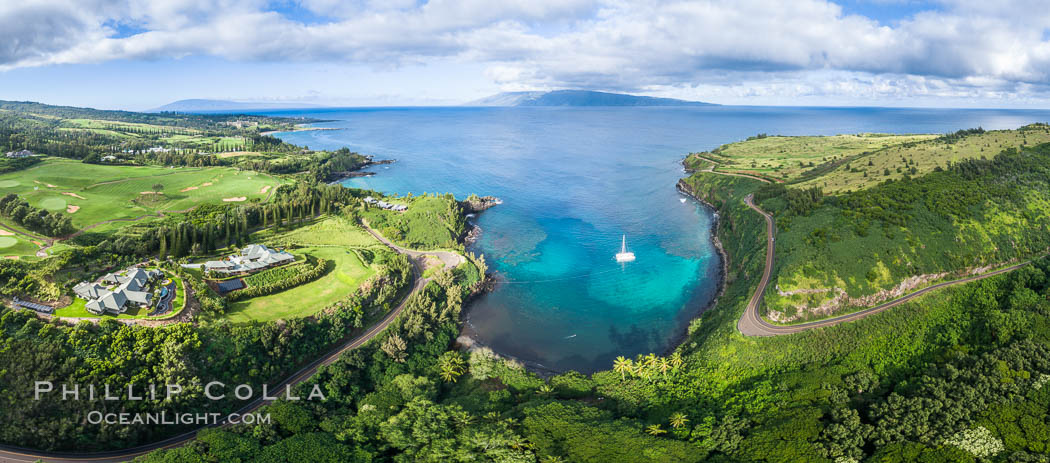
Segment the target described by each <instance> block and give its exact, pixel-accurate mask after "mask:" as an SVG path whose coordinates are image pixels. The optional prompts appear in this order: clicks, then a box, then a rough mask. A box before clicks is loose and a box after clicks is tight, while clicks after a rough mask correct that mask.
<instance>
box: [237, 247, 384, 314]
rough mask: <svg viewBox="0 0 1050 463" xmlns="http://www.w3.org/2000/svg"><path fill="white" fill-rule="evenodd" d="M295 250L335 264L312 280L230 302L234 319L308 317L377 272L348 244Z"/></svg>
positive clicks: (350, 291)
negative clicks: (274, 291) (276, 291)
mask: <svg viewBox="0 0 1050 463" xmlns="http://www.w3.org/2000/svg"><path fill="white" fill-rule="evenodd" d="M295 252H296V254H310V255H312V256H314V257H317V258H320V259H326V260H329V261H332V263H333V268H332V269H331V270H330V271H329V272H328V273H326V274H325V275H324V276H322V277H321V278H318V279H316V280H314V281H311V282H309V283H306V284H303V285H299V286H296V287H294V288H291V289H288V290H285V291H281V292H279V293H275V294H270V295H266V296H260V297H254V298H251V299H247V300H244V301H238V302H234V303H232V304H230V308H229V311H228V312H227V314H226V316H227V318H229V320H230V321H233V322H235V323H246V322H250V321H269V320H278V319H286V318H297V317H307V316H310V315H313V314H315V313H317V312H318V311H320V310H321V309H323V308H325V307H327V306H328V305H330V304H332V303H335V302H337V301H339V300H341V299H343V298H345V297H346V296H348V295H350V294H351V293H353V292H354V291H355V290H357V287H358V286H360V285H361V283H362V282H364V281H365V280H366V279H368V277H370V276H372V274H374V273H375V270H374V269H373V268H372V267H371V266H368V265H366V264H365V263H364V262H362V261H361V259H360V258H359V257H358V256H357V253H356V252H354V251H353V249H351V248H348V247H343V246H325V247H308V248H300V249H296V250H295Z"/></svg>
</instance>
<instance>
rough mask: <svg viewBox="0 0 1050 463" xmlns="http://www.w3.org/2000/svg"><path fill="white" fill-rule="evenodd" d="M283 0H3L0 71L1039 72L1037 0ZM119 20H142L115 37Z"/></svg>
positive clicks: (838, 80)
mask: <svg viewBox="0 0 1050 463" xmlns="http://www.w3.org/2000/svg"><path fill="white" fill-rule="evenodd" d="M288 1H294V0H288ZM296 4H297V5H299V6H300V7H301V8H302V9H304V10H307V11H309V12H310V13H311V14H313V15H316V16H318V17H321V18H327V19H329V20H327V21H320V22H317V21H310V22H305V23H304V22H300V21H298V20H297V18H295V17H286V16H282V15H281V14H279V13H277V12H274V11H272V10H271V9H270V8H269V5H267V3H266V2H264V1H263V0H221V1H218V2H212V1H204V0H159V1H149V0H123V1H105V0H90V1H89V2H87V5H86V6H85V2H78V3H77V6H78V8H72V4H67V2H65V1H62V0H55V1H50V0H47V1H32V2H28V3H25V4H22V3H20V4H19V5H20V6H15V5H13V4H8V5H5V6H0V44H3V45H0V69H12V68H18V67H26V66H43V65H50V64H59V63H89V62H103V61H108V60H117V59H138V60H145V59H163V58H172V57H174V58H178V57H183V56H193V55H212V56H220V57H224V58H227V59H232V60H251V61H321V62H342V63H359V64H368V65H371V66H375V67H379V68H391V67H397V66H402V65H406V64H427V63H428V62H432V61H434V60H448V59H454V60H461V61H463V62H471V63H486V64H488V65H489V69H488V71H487V76H489V77H490V78H491V79H492V80H493V81H494V82H496V83H498V84H499V85H500V86H502V87H503V88H506V89H527V88H570V87H585V88H597V89H607V90H627V91H650V92H665V93H667V92H672V90H673V89H679V90H675V91H674V92H677V93H679V94H680V93H683V90H682V89H709V90H708V93H711V94H718V93H721V94H740V95H742V94H750V95H753V96H759V95H765V94H771V93H777V94H780V95H796V96H805V95H810V94H832V95H840V94H842V95H846V94H849V95H852V96H853V97H855V98H866V97H873V96H887V95H889V96H895V97H900V98H906V97H908V96H909V95H912V96H914V95H925V96H929V95H945V97H953V98H960V97H961V98H965V97H971V96H973V95H975V94H980V95H983V96H984V97H992V96H994V95H1000V96H1002V97H1004V98H1007V97H1014V98H1022V97H1025V96H1026V95H1032V94H1041V93H1042V92H1045V91H1046V90H1045V89H1046V87H1047V84H1048V83H1050V41H1048V40H1046V36H1047V29H1048V27H1050V9H1047V8H1046V7H1045V4H1044V3H1043V2H1041V1H1030V0H1018V1H1016V2H1011V4H1003V3H1002V2H988V1H974V0H944V1H942V2H940V5H939V8H938V9H937V10H930V11H925V12H921V13H918V14H916V15H914V16H912V17H908V18H904V19H902V20H900V21H895V22H894V24H893V25H892V26H887V25H884V24H880V23H879V22H877V21H874V20H872V19H869V18H865V17H862V16H856V15H849V14H845V13H844V12H843V9H842V8H841V7H840V6H838V5H836V4H835V3H832V2H828V1H824V0H795V1H791V2H783V1H777V0H739V1H731V0H704V1H669V2H659V1H627V0H596V1H585V0H572V1H565V0H562V1H558V0H543V1H539V0H534V1H529V0H515V1H505V2H492V1H488V0H432V1H430V2H427V3H423V4H421V5H418V4H416V3H415V2H411V1H385V2H378V1H368V0H363V1H356V2H349V3H347V2H336V1H332V0H302V1H301V2H298V3H296ZM73 11H81V12H86V13H72V12H73ZM117 26H119V27H129V28H133V29H136V30H143V31H144V32H141V33H136V34H132V35H130V36H127V37H121V36H118V35H117V34H116V31H115V28H116V27H117ZM744 86H746V88H745V87H744ZM714 89H721V90H719V91H715V90H714ZM674 92H672V93H674ZM685 93H689V92H685ZM694 93H695V92H694Z"/></svg>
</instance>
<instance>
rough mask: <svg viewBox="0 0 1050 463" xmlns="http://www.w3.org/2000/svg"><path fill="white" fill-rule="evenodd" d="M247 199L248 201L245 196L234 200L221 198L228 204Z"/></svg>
mask: <svg viewBox="0 0 1050 463" xmlns="http://www.w3.org/2000/svg"><path fill="white" fill-rule="evenodd" d="M247 199H248V197H247V196H237V197H236V198H222V200H223V201H226V202H228V203H232V202H238V201H245V200H247Z"/></svg>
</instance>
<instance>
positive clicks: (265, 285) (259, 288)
mask: <svg viewBox="0 0 1050 463" xmlns="http://www.w3.org/2000/svg"><path fill="white" fill-rule="evenodd" d="M331 267H332V263H331V262H329V261H327V260H324V259H317V258H315V257H313V256H309V255H308V256H306V263H304V264H303V265H297V266H292V267H280V268H275V269H272V270H270V271H267V272H262V273H259V274H256V275H251V276H249V277H247V278H245V281H246V282H247V283H248V287H247V288H244V289H242V290H239V291H234V292H232V293H230V294H228V295H226V300H228V301H230V302H233V301H239V300H241V299H250V298H253V297H257V296H265V295H267V294H272V293H276V292H280V291H284V290H286V289H289V288H294V287H296V286H299V285H301V284H303V283H307V282H310V281H313V280H316V279H318V278H320V277H321V275H323V274H324V273H325V272H326V271H329V270H331ZM274 270H280V272H274V273H269V272H272V271H274Z"/></svg>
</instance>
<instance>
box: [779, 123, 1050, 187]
mask: <svg viewBox="0 0 1050 463" xmlns="http://www.w3.org/2000/svg"><path fill="white" fill-rule="evenodd" d="M1046 142H1050V127H1047V126H1042V125H1033V126H1026V127H1022V128H1020V129H1016V130H992V131H988V132H985V133H982V134H976V135H969V136H967V137H964V138H962V139H961V140H958V141H956V142H954V143H945V142H944V141H942V140H936V139H931V140H927V141H924V142H921V143H915V144H903V145H900V144H899V145H895V146H890V147H887V148H885V149H882V150H879V151H876V152H874V153H872V154H869V155H866V156H862V157H860V158H858V159H856V160H855V161H853V162H851V163H849V167H848V168H847V166H846V165H841V166H839V167H837V168H836V169H834V170H832V171H831V172H828V173H826V174H824V175H822V176H820V177H818V178H815V179H812V180H808V181H805V182H803V183H801V184H799V186H802V187H809V186H819V187H821V188H823V189H824V191H826V192H840V191H845V190H858V189H863V188H868V187H871V186H873V185H876V184H878V183H880V182H884V181H886V180H889V179H893V180H898V179H900V178H902V177H904V176H905V175H910V176H912V177H915V176H919V175H922V174H925V173H928V172H932V171H933V170H934V169H936V168H937V167H942V168H944V167H947V165H948V163H949V162H951V163H955V162H959V161H963V160H966V159H980V158H982V157H983V158H988V159H991V158H993V157H995V155H996V154H999V153H1001V152H1002V151H1003V150H1005V149H1007V148H1018V147H1021V146H1034V145H1038V144H1040V143H1046ZM912 167H914V170H912V169H911V168H912ZM865 174H866V175H865Z"/></svg>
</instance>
